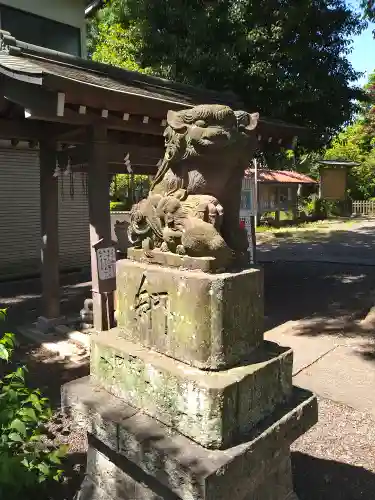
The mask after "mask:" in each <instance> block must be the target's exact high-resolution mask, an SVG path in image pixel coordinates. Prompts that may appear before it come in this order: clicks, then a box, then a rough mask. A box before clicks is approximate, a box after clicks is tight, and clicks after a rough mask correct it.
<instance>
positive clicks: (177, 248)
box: [176, 245, 186, 255]
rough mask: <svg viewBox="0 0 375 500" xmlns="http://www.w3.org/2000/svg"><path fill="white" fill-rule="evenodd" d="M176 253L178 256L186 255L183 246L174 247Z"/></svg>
mask: <svg viewBox="0 0 375 500" xmlns="http://www.w3.org/2000/svg"><path fill="white" fill-rule="evenodd" d="M176 253H177V254H178V255H185V254H186V250H185V247H184V246H183V245H177V246H176Z"/></svg>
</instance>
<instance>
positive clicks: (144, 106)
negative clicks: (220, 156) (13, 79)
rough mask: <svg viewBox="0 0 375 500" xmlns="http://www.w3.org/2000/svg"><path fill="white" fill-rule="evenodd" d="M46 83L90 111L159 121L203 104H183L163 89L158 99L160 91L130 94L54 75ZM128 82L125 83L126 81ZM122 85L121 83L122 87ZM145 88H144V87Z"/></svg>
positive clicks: (139, 90) (48, 77)
mask: <svg viewBox="0 0 375 500" xmlns="http://www.w3.org/2000/svg"><path fill="white" fill-rule="evenodd" d="M44 81H45V84H46V86H48V88H51V89H54V90H56V91H61V92H65V94H66V101H67V102H69V103H72V104H75V105H77V106H87V107H88V108H90V107H93V108H98V109H100V110H102V109H107V110H108V111H109V112H110V111H115V112H121V113H122V114H124V113H128V114H130V115H132V114H140V115H142V118H143V116H148V117H150V118H156V119H159V120H162V119H164V118H165V117H166V116H167V112H168V111H169V110H170V109H173V110H180V109H184V108H189V107H191V106H193V105H194V104H202V102H201V101H199V100H196V101H195V103H194V102H193V101H191V102H189V103H184V102H181V101H182V100H183V99H182V98H180V97H178V96H173V95H171V96H170V97H169V96H162V95H161V93H162V92H163V89H160V91H159V92H160V95H159V97H155V96H154V95H153V92H156V93H157V92H158V88H154V89H152V88H150V90H148V89H146V91H145V89H144V88H142V89H141V88H140V89H136V88H134V89H130V88H129V91H128V92H125V89H126V87H125V85H124V86H123V87H124V91H121V90H119V89H118V88H116V89H113V90H112V89H107V88H103V87H100V86H99V85H90V82H78V81H74V80H69V79H64V80H63V81H62V79H61V77H58V76H55V75H51V74H48V75H45V77H44ZM124 83H125V82H124ZM120 85H121V84H120ZM143 87H144V85H143Z"/></svg>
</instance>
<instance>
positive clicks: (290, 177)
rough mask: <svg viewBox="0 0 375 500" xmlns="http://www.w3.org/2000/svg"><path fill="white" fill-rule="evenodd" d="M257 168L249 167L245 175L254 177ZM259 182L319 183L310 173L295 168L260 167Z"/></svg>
mask: <svg viewBox="0 0 375 500" xmlns="http://www.w3.org/2000/svg"><path fill="white" fill-rule="evenodd" d="M254 172H255V169H253V168H249V169H247V170H246V171H245V177H252V176H253V175H254ZM258 182H276V183H283V184H317V182H316V181H314V179H312V178H311V177H309V176H308V175H305V174H301V173H299V172H294V171H293V170H268V169H265V168H258Z"/></svg>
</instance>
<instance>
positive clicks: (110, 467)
mask: <svg viewBox="0 0 375 500" xmlns="http://www.w3.org/2000/svg"><path fill="white" fill-rule="evenodd" d="M62 406H63V410H64V412H65V413H67V414H69V415H70V417H71V418H73V419H74V421H75V422H76V423H77V424H79V425H81V426H83V427H84V428H85V429H86V430H87V432H88V433H89V435H90V436H92V437H90V442H89V445H90V451H89V460H88V469H87V473H88V475H87V480H86V481H88V482H89V484H87V482H86V491H92V492H93V497H89V496H84V495H82V496H81V497H79V499H80V500H88V498H90V499H91V500H92V498H94V499H95V500H99V499H106V500H107V498H108V499H113V500H117V499H119V500H120V498H127V497H126V496H122V497H121V496H120V495H118V494H117V493H116V487H117V488H119V490H118V491H123V490H124V489H125V490H126V488H129V489H130V490H129V491H134V488H136V489H137V491H140V492H142V494H144V495H145V496H144V497H142V496H141V497H134V496H133V497H132V496H129V498H145V499H149V498H150V499H153V500H155V499H164V500H167V499H168V500H171V499H173V500H176V499H182V500H228V499H229V498H230V499H231V500H254V499H256V500H293V499H294V500H296V498H295V496H294V493H293V490H292V481H291V479H292V477H291V471H290V452H289V447H290V445H291V444H292V442H293V441H295V440H296V439H297V438H298V437H299V436H301V435H302V434H304V433H305V432H306V431H307V430H308V429H309V428H310V427H311V426H313V425H314V424H315V423H316V422H317V417H318V415H317V401H316V397H315V396H313V395H312V394H311V393H310V392H308V391H305V390H302V389H299V388H293V393H292V396H291V398H290V400H289V402H288V403H287V404H285V405H282V406H280V407H278V408H277V409H276V410H275V412H274V413H273V414H272V415H270V416H269V417H268V418H267V419H265V420H263V421H262V422H261V423H260V424H259V425H258V426H257V427H256V428H254V429H253V430H252V431H251V432H250V433H249V434H248V435H247V436H246V437H243V438H242V440H241V441H240V442H238V443H237V445H236V446H234V447H231V448H229V449H227V450H224V451H221V450H207V449H206V448H204V447H202V446H200V445H198V444H197V443H195V442H193V441H191V440H190V439H188V438H186V437H184V436H182V435H181V434H180V433H178V432H175V431H173V430H171V429H170V428H169V427H167V426H165V425H163V424H162V423H161V422H159V421H157V420H155V419H153V418H151V417H149V416H147V415H145V414H144V413H143V412H141V411H137V410H135V409H134V408H132V407H131V406H128V405H126V404H125V403H124V401H123V400H121V399H119V398H116V397H114V396H112V395H110V394H109V393H108V392H107V391H105V390H104V389H101V388H99V387H97V386H96V385H95V384H93V383H92V382H91V381H90V378H89V377H85V378H82V379H79V380H75V381H73V382H69V383H68V384H65V385H64V386H63V388H62ZM116 485H117V486H116ZM141 487H142V488H145V489H144V490H143V489H142V488H141ZM94 490H95V491H94ZM109 492H110V493H109ZM146 492H147V494H146ZM81 493H82V490H81ZM94 493H95V494H94ZM101 494H102V496H100V495H101Z"/></svg>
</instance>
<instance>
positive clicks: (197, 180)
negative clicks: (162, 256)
mask: <svg viewBox="0 0 375 500" xmlns="http://www.w3.org/2000/svg"><path fill="white" fill-rule="evenodd" d="M258 118H259V115H258V114H257V113H254V114H249V113H246V112H244V111H233V110H232V109H231V108H229V107H228V106H223V105H216V104H213V105H199V106H195V107H193V108H191V109H187V110H182V111H178V112H175V111H169V112H168V115H167V123H168V125H167V127H166V130H165V132H164V137H165V155H164V159H163V161H162V163H161V165H160V167H159V170H158V172H157V174H156V176H155V178H154V181H153V183H152V186H151V190H150V193H149V196H148V198H146V199H144V200H142V201H141V202H139V203H138V204H136V205H134V206H133V208H132V211H131V218H130V225H129V230H128V236H129V240H130V242H131V243H132V244H133V245H134V246H135V247H138V248H140V247H142V248H144V249H145V251H146V252H147V251H150V250H152V249H154V248H159V249H160V250H162V251H170V252H175V253H178V254H181V255H184V254H186V255H190V256H195V257H215V258H218V259H221V260H223V262H224V261H225V262H226V263H229V261H231V259H233V258H234V259H238V258H240V257H243V256H244V255H246V254H247V248H248V240H247V234H246V231H245V230H244V229H243V228H241V227H240V225H239V211H240V200H241V186H242V178H243V174H244V170H245V169H246V167H247V165H248V164H249V161H250V159H251V158H252V156H253V154H254V152H255V150H256V148H257V138H256V134H255V128H256V126H257V122H258Z"/></svg>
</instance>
